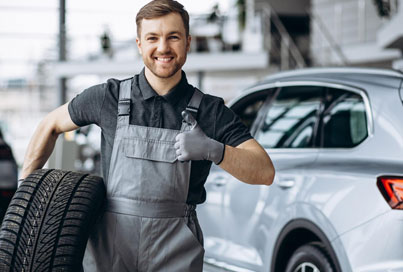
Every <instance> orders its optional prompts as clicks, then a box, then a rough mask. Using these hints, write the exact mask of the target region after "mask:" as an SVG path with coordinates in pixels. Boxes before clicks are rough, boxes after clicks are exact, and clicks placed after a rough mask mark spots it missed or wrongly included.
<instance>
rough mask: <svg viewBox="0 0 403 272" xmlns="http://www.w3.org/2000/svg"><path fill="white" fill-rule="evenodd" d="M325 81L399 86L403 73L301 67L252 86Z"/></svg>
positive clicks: (363, 69) (353, 68)
mask: <svg viewBox="0 0 403 272" xmlns="http://www.w3.org/2000/svg"><path fill="white" fill-rule="evenodd" d="M301 80H303V81H327V82H337V83H346V84H353V85H356V84H358V85H361V84H362V83H365V84H375V85H384V86H387V87H391V88H399V87H400V84H401V82H402V80H403V73H401V72H399V71H397V70H391V69H378V68H359V67H326V68H303V69H297V70H292V71H284V72H278V73H276V74H273V75H269V76H268V77H266V78H264V79H263V80H261V81H260V82H258V83H257V84H255V85H254V86H252V87H255V86H258V85H262V84H266V83H274V82H283V81H301Z"/></svg>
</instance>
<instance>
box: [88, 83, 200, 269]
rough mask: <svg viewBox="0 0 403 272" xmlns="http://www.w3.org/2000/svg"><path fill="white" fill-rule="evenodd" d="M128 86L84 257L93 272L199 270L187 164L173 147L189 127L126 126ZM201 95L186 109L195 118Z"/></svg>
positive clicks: (121, 99)
mask: <svg viewBox="0 0 403 272" xmlns="http://www.w3.org/2000/svg"><path fill="white" fill-rule="evenodd" d="M131 86H132V81H131V80H126V81H122V82H121V84H120V92H119V108H118V122H117V127H116V134H115V140H114V144H113V150H112V156H111V162H110V169H109V176H108V179H107V180H106V181H105V182H106V189H107V205H106V212H105V213H104V215H103V217H102V219H101V220H100V222H99V223H98V224H97V225H96V227H95V231H94V232H93V233H91V235H90V239H89V243H88V245H87V251H86V258H89V259H92V261H93V262H95V265H96V271H107V272H110V271H119V272H120V271H152V272H156V271H175V272H179V271H180V272H186V271H202V270H203V256H204V248H203V235H202V232H201V229H200V226H199V223H198V221H197V217H196V211H195V208H196V206H195V205H188V204H186V199H187V194H188V189H189V177H190V165H191V162H184V163H182V162H179V161H178V160H177V159H176V153H175V148H174V144H175V137H176V135H178V134H179V133H180V132H183V131H186V130H190V126H189V125H188V124H187V123H185V122H182V127H181V129H180V130H172V129H164V128H153V127H145V126H137V125H130V124H129V116H130V114H129V113H130V93H131ZM202 95H203V94H202V92H200V91H199V90H197V89H196V90H195V92H194V95H193V97H192V98H191V100H190V102H189V105H188V107H187V108H186V109H187V110H191V111H193V113H195V114H197V110H198V107H199V105H200V101H201V98H202ZM194 116H195V117H196V115H194ZM85 271H91V269H88V268H87V267H85Z"/></svg>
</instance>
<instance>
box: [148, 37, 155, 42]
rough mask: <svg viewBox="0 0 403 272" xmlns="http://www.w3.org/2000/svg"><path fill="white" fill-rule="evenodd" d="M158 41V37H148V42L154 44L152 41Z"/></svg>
mask: <svg viewBox="0 0 403 272" xmlns="http://www.w3.org/2000/svg"><path fill="white" fill-rule="evenodd" d="M156 40H157V37H153V36H150V37H147V41H150V42H152V41H156Z"/></svg>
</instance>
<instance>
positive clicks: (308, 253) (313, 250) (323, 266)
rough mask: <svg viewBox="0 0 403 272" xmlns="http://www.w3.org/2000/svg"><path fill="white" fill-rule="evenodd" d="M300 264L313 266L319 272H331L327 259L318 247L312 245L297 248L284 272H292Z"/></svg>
mask: <svg viewBox="0 0 403 272" xmlns="http://www.w3.org/2000/svg"><path fill="white" fill-rule="evenodd" d="M302 263H310V264H313V265H314V266H316V267H317V268H318V269H319V271H320V272H333V269H332V265H331V263H330V261H329V258H328V257H327V256H326V255H325V253H324V252H323V251H322V250H321V249H320V248H319V247H317V246H314V245H310V244H308V245H303V246H301V247H299V248H298V249H297V250H296V251H295V252H294V253H293V254H292V256H291V258H290V260H289V261H288V264H287V268H286V272H294V270H295V269H296V268H297V267H298V266H299V265H301V264H302Z"/></svg>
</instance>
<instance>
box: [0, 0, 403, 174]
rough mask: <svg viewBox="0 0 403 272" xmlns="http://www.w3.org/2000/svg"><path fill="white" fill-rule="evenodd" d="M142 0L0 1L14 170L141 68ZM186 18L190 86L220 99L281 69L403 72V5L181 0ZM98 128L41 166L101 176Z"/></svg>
mask: <svg viewBox="0 0 403 272" xmlns="http://www.w3.org/2000/svg"><path fill="white" fill-rule="evenodd" d="M147 2H148V1H144V0H141V1H139V0H136V1H129V0H118V1H106V0H97V1H95V0H86V1H78V0H42V1H39V2H38V1H35V2H33V1H28V0H14V1H6V0H0V129H1V131H2V134H0V135H2V138H3V140H4V141H5V142H6V143H8V144H9V145H10V146H11V149H12V152H13V154H14V157H15V161H16V163H17V166H18V167H19V168H20V167H21V165H22V162H23V158H24V153H25V150H26V148H27V145H28V142H29V139H30V137H31V136H32V134H33V132H34V129H35V128H36V126H37V125H38V123H39V122H40V120H41V119H42V118H43V117H44V116H45V115H46V114H47V113H48V112H50V111H52V110H53V109H55V108H56V107H57V106H59V105H61V104H63V103H65V102H67V101H69V100H71V99H72V98H73V97H74V96H75V95H77V94H78V93H80V92H81V91H83V90H84V89H85V88H88V87H90V86H92V85H94V84H99V83H103V82H105V81H106V80H107V79H108V78H111V77H115V78H120V79H123V78H127V77H131V76H133V75H134V74H136V73H138V72H139V71H140V70H141V69H142V67H143V63H142V60H141V57H140V56H139V54H138V52H137V47H136V44H135V37H136V25H135V16H136V13H137V11H138V10H139V9H140V8H141V7H142V6H143V5H144V4H145V3H147ZM179 2H181V3H182V4H183V5H184V6H185V8H186V9H187V10H188V12H189V13H190V16H191V21H190V32H191V35H192V37H193V39H192V46H191V52H190V54H189V56H188V61H187V63H186V65H185V67H184V70H185V71H186V72H187V75H188V79H189V81H190V83H191V84H193V85H194V86H197V87H199V88H201V89H202V90H203V91H204V92H206V93H211V94H214V95H217V96H221V97H223V98H224V99H225V100H226V101H229V100H230V99H231V98H233V97H235V96H236V95H238V94H239V93H240V92H241V91H242V89H244V88H245V87H247V86H248V85H251V84H253V83H254V82H256V81H258V80H260V79H262V78H264V77H266V76H268V75H270V74H272V73H275V72H277V71H280V70H289V69H298V68H303V67H318V66H366V67H383V68H393V69H398V70H403V57H402V50H403V27H402V26H403V0H338V1H336V0H220V1H217V0H204V1H191V0H179ZM99 143H100V131H99V129H98V128H97V127H92V126H90V127H84V128H82V129H80V130H79V131H76V132H72V133H69V134H66V135H64V136H63V137H59V140H58V143H57V146H56V148H55V151H54V153H53V154H52V157H51V158H50V160H49V162H48V165H47V167H52V168H63V169H70V170H81V171H88V172H92V173H98V174H99V173H100V169H99Z"/></svg>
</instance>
